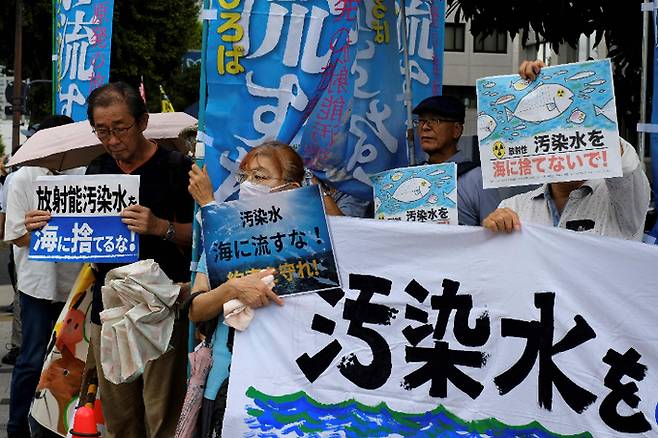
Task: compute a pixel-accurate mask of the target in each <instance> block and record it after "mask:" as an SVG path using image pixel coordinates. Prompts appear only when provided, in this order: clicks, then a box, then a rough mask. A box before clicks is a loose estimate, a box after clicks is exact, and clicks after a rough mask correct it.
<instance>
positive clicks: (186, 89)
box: [110, 0, 201, 112]
mask: <svg viewBox="0 0 658 438" xmlns="http://www.w3.org/2000/svg"><path fill="white" fill-rule="evenodd" d="M198 16H199V2H198V1H197V0H157V1H134V0H114V22H113V36H112V61H111V64H110V65H111V67H110V68H111V72H110V79H111V80H113V81H118V80H121V81H126V82H128V83H130V84H133V85H135V86H138V85H139V82H140V77H141V76H143V77H144V85H145V88H146V98H147V103H148V106H149V110H150V111H154V112H157V111H160V92H159V88H158V86H159V85H162V86H163V87H164V88H165V91H166V92H167V95H168V96H169V98H170V100H171V101H172V103H173V105H174V108H175V109H176V110H177V111H182V110H183V109H185V107H187V106H188V105H191V104H192V103H194V102H196V101H197V100H198V96H199V70H198V69H192V70H186V69H183V68H182V65H181V58H182V56H183V54H184V53H185V52H187V51H188V50H189V49H200V48H201V47H195V45H196V44H198V43H199V42H200V39H199V38H198V33H199V29H200V26H201V24H200V23H199V21H198Z"/></svg>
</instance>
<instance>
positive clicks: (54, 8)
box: [50, 0, 58, 115]
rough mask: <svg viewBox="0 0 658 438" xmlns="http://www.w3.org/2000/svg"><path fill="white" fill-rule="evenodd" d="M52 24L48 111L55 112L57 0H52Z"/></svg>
mask: <svg viewBox="0 0 658 438" xmlns="http://www.w3.org/2000/svg"><path fill="white" fill-rule="evenodd" d="M52 15H53V17H52V18H53V19H52V26H53V36H52V38H53V40H52V47H51V50H50V52H51V61H52V74H51V80H52V87H51V93H50V95H51V102H50V113H51V114H53V115H54V114H55V110H56V108H57V75H58V72H57V62H58V59H57V0H52Z"/></svg>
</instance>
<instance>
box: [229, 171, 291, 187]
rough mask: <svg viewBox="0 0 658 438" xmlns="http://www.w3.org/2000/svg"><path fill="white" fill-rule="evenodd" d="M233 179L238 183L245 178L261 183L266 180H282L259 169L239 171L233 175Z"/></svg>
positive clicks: (245, 179)
mask: <svg viewBox="0 0 658 438" xmlns="http://www.w3.org/2000/svg"><path fill="white" fill-rule="evenodd" d="M235 179H236V180H237V181H238V184H242V183H243V182H245V181H247V180H251V181H253V182H255V183H257V184H262V183H265V182H266V181H283V180H282V179H281V178H274V177H271V176H269V175H265V174H264V173H261V172H259V171H252V172H239V173H238V174H237V175H236V176H235Z"/></svg>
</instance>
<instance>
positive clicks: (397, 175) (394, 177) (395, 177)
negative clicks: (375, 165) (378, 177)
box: [391, 172, 403, 181]
mask: <svg viewBox="0 0 658 438" xmlns="http://www.w3.org/2000/svg"><path fill="white" fill-rule="evenodd" d="M402 175H403V173H402V172H395V173H394V174H393V175H391V180H393V181H399V180H400V178H402Z"/></svg>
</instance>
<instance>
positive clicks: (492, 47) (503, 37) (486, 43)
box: [473, 32, 507, 53]
mask: <svg viewBox="0 0 658 438" xmlns="http://www.w3.org/2000/svg"><path fill="white" fill-rule="evenodd" d="M473 51H474V52H479V53H507V33H504V32H495V33H492V34H491V35H487V36H486V37H484V38H482V37H481V36H476V37H474V38H473Z"/></svg>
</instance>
